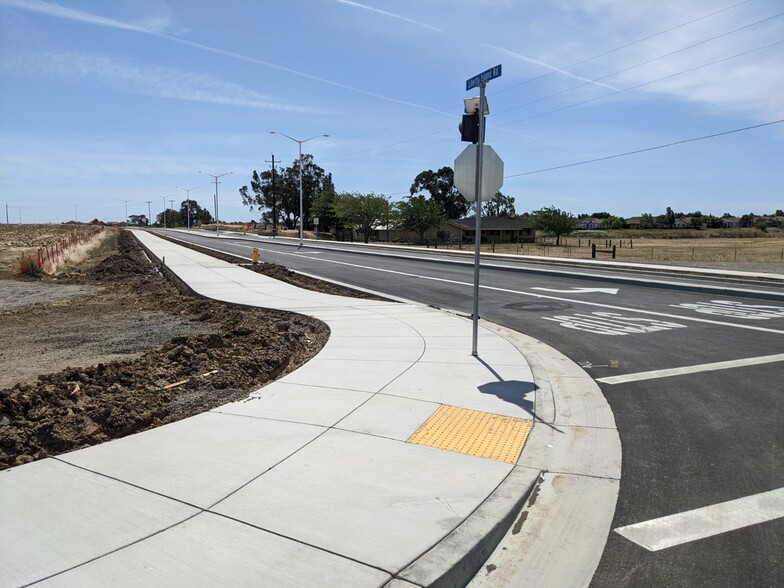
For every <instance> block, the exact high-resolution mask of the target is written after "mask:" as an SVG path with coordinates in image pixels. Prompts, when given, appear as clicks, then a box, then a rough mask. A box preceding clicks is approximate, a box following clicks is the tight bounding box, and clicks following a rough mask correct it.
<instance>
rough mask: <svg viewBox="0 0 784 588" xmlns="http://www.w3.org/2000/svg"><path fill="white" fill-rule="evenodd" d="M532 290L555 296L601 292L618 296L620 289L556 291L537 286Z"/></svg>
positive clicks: (570, 289)
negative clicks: (550, 293)
mask: <svg viewBox="0 0 784 588" xmlns="http://www.w3.org/2000/svg"><path fill="white" fill-rule="evenodd" d="M531 290H541V291H542V292H553V293H555V294H590V293H591V292H601V293H602V294H617V293H618V288H569V289H568V290H555V289H553V288H539V287H538V286H535V287H533V288H531Z"/></svg>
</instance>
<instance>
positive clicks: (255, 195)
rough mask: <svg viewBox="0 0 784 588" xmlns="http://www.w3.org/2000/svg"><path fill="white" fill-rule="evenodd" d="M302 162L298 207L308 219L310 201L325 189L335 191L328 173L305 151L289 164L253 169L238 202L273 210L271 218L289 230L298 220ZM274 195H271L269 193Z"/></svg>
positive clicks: (309, 215) (241, 190) (241, 189)
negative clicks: (300, 200)
mask: <svg viewBox="0 0 784 588" xmlns="http://www.w3.org/2000/svg"><path fill="white" fill-rule="evenodd" d="M300 164H301V165H302V209H303V215H304V217H305V219H306V220H307V219H310V218H312V215H311V213H310V208H311V205H312V203H313V200H314V199H315V198H316V197H317V196H318V195H319V194H321V192H324V191H325V190H332V191H334V190H335V186H334V184H333V183H332V174H328V173H326V172H325V171H324V169H323V168H321V167H319V166H318V165H316V164H315V163H314V161H313V156H312V155H310V154H309V153H304V154H303V155H302V161H299V160H298V159H295V160H294V162H293V163H292V164H291V165H290V166H289V167H286V168H284V167H276V169H275V172H274V190H273V171H272V170H265V171H262V172H257V171H256V170H254V171H253V174H252V176H251V182H250V189H251V190H252V191H253V192H252V193H251V192H250V190H249V189H248V186H243V187H242V188H240V197H241V198H242V203H243V204H244V205H245V206H248V207H249V208H250V210H253V209H254V207H255V208H258V209H259V210H269V211H272V210H273V204H274V210H275V216H274V217H273V216H270V218H271V219H272V220H273V221H277V220H281V221H282V222H283V223H284V224H285V225H286V228H288V229H293V228H294V227H296V226H297V223H298V222H299V170H300ZM273 194H274V195H273ZM274 224H277V222H275V223H274Z"/></svg>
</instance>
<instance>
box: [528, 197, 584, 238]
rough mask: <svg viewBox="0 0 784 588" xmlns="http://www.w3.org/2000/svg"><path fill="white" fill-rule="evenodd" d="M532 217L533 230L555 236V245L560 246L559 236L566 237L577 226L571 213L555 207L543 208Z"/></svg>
mask: <svg viewBox="0 0 784 588" xmlns="http://www.w3.org/2000/svg"><path fill="white" fill-rule="evenodd" d="M532 216H533V225H534V228H535V229H536V230H537V231H542V232H544V233H551V234H553V235H555V239H556V245H560V244H561V235H568V234H569V233H571V232H572V231H574V229H575V227H576V226H577V219H576V218H575V216H574V215H573V214H572V213H571V212H566V211H563V210H561V209H560V208H556V207H555V206H545V207H544V208H541V209H539V210H535V211H534V212H533V215H532Z"/></svg>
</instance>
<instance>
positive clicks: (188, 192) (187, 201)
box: [175, 186, 199, 231]
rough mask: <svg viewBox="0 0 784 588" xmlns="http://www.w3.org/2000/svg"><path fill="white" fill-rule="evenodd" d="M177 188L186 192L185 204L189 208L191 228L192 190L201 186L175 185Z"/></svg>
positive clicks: (189, 227)
mask: <svg viewBox="0 0 784 588" xmlns="http://www.w3.org/2000/svg"><path fill="white" fill-rule="evenodd" d="M175 187H176V188H178V189H180V190H182V191H183V192H185V206H186V207H187V208H188V230H189V231H190V230H191V190H198V189H199V186H196V187H195V188H180V187H179V186H175Z"/></svg>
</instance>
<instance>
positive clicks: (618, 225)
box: [597, 215, 626, 229]
mask: <svg viewBox="0 0 784 588" xmlns="http://www.w3.org/2000/svg"><path fill="white" fill-rule="evenodd" d="M597 218H598V217H597ZM625 222H626V221H625V220H624V218H623V217H622V216H613V215H609V216H606V217H605V218H604V220H603V221H602V228H603V229H622V228H623V225H624V223H625Z"/></svg>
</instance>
